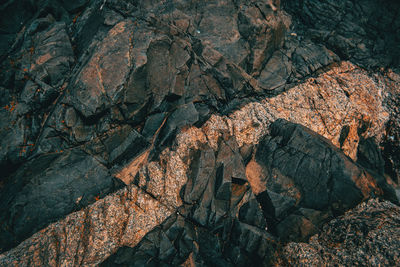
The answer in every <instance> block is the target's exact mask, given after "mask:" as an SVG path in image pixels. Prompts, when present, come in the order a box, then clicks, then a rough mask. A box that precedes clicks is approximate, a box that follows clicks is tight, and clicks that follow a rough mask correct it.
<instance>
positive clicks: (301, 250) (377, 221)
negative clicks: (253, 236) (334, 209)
mask: <svg viewBox="0 0 400 267" xmlns="http://www.w3.org/2000/svg"><path fill="white" fill-rule="evenodd" d="M399 216H400V209H399V207H398V206H397V205H394V204H392V203H390V202H380V201H377V200H375V199H374V200H370V201H368V202H366V203H362V204H360V205H359V206H357V207H356V208H355V209H353V210H352V211H349V212H347V213H346V214H345V215H343V216H341V217H338V218H336V219H334V220H332V221H331V222H329V223H328V224H326V225H324V227H323V228H322V231H321V233H319V234H318V235H315V236H313V237H312V238H311V239H310V242H309V243H289V244H288V245H287V246H286V247H285V248H284V250H283V255H282V256H283V258H284V262H282V264H286V265H290V266H297V265H307V266H308V265H313V266H314V265H326V266H337V265H384V266H391V265H396V264H397V263H398V262H399V257H400V255H399V242H398V240H399V233H400V231H399V230H400V225H399Z"/></svg>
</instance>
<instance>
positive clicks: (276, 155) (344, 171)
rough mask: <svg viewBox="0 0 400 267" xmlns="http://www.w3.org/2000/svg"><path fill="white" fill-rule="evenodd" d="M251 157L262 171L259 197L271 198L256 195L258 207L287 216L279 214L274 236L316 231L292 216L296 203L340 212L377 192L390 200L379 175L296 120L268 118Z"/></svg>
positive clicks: (302, 236)
mask: <svg viewBox="0 0 400 267" xmlns="http://www.w3.org/2000/svg"><path fill="white" fill-rule="evenodd" d="M255 158H256V161H257V162H258V163H259V164H261V165H262V166H264V167H265V170H266V171H265V173H266V177H265V178H262V179H263V180H262V182H265V183H266V186H267V188H268V190H269V192H271V194H268V196H267V195H265V197H268V198H270V197H269V195H271V196H273V198H272V199H273V201H272V200H268V201H265V202H264V203H263V201H264V197H261V196H260V195H258V196H257V199H258V200H259V201H260V204H261V206H264V207H266V208H264V209H267V210H269V209H270V208H269V206H270V204H272V205H273V207H274V208H275V210H274V211H269V212H267V214H271V213H272V214H273V216H275V217H276V215H277V214H276V210H279V215H281V216H282V214H281V212H283V213H289V214H291V215H289V216H288V217H283V218H282V217H281V220H282V221H281V222H278V226H277V228H278V234H281V235H283V236H281V237H282V238H283V239H286V240H287V238H289V239H290V238H300V239H301V240H304V239H306V238H307V237H309V236H310V235H312V234H314V233H315V231H316V228H315V227H314V226H313V224H312V223H311V222H309V220H308V219H307V218H305V217H304V216H303V215H301V214H300V215H296V214H292V213H293V211H295V210H296V207H297V208H300V207H302V208H308V209H314V210H317V211H321V212H323V214H324V213H327V212H328V213H329V212H330V210H332V211H333V212H334V214H338V213H339V214H340V213H342V212H344V211H346V210H348V209H350V208H352V207H354V206H355V205H357V204H358V203H360V202H361V201H362V200H364V199H366V198H369V197H375V196H379V195H380V196H382V197H384V198H387V199H390V200H392V201H395V202H396V196H395V192H394V190H393V188H392V187H391V186H389V185H388V184H387V183H386V181H385V180H384V178H383V177H381V176H380V175H379V174H376V175H373V174H371V173H368V172H367V171H365V170H364V169H363V168H361V167H359V166H358V165H356V164H355V163H353V162H352V161H351V160H350V159H349V158H347V157H346V156H344V154H343V153H342V152H340V151H339V150H338V149H337V148H335V147H334V146H333V145H332V144H331V143H330V142H329V141H327V140H326V139H324V138H323V137H321V136H318V135H317V134H315V133H313V132H312V131H310V130H309V129H307V128H305V127H303V126H300V125H298V124H293V123H290V122H288V121H285V120H277V121H276V122H274V123H273V124H272V126H271V137H266V138H265V139H264V140H263V141H261V142H260V144H259V146H258V148H257V152H256V157H255ZM277 195H284V196H285V197H284V198H286V199H287V200H286V201H283V199H282V200H280V199H279V198H278V197H277ZM290 203H291V204H290ZM290 210H292V211H291V212H290ZM267 218H268V217H267ZM317 224H318V223H317ZM292 226H293V227H292ZM317 227H318V225H317ZM289 228H291V229H292V230H291V231H292V232H293V233H295V234H294V235H291V234H290V231H288V230H287V229H289ZM294 229H299V230H294ZM299 234H300V235H299ZM295 235H297V236H295Z"/></svg>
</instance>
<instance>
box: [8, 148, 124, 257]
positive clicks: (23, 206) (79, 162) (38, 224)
mask: <svg viewBox="0 0 400 267" xmlns="http://www.w3.org/2000/svg"><path fill="white" fill-rule="evenodd" d="M118 184H119V183H118V182H117V181H116V180H115V178H113V177H111V176H110V174H109V172H108V171H107V169H106V168H105V167H104V166H102V165H101V164H99V163H98V162H97V161H96V160H95V159H94V158H93V157H90V156H88V155H87V154H86V153H84V152H83V151H81V150H79V149H74V150H70V151H65V152H60V153H49V154H46V155H43V156H40V157H38V158H36V159H34V160H32V161H30V162H29V163H27V164H24V165H23V166H22V167H21V168H19V169H18V171H17V172H16V173H15V175H13V176H11V177H10V178H9V181H7V183H6V184H5V186H4V187H2V188H1V194H0V198H1V203H4V205H2V206H1V209H0V217H1V221H2V225H1V230H0V236H1V238H0V240H1V241H0V244H1V250H5V249H9V248H11V247H12V246H14V245H16V244H18V243H19V242H21V241H22V240H24V239H25V238H27V237H29V236H30V235H32V234H33V233H35V232H36V231H38V230H40V229H41V228H43V227H45V226H46V225H47V224H49V223H50V222H53V221H54V220H57V219H59V218H60V217H62V216H64V215H66V214H68V213H71V212H72V211H74V210H77V209H79V208H81V207H82V206H86V205H87V204H88V203H92V202H94V201H95V199H96V198H99V197H103V196H105V195H106V194H107V193H110V192H111V191H113V190H115V189H116V188H117V187H118Z"/></svg>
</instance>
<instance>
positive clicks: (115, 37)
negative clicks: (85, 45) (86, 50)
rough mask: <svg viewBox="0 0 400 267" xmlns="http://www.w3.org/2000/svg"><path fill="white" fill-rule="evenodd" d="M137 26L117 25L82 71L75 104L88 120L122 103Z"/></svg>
mask: <svg viewBox="0 0 400 267" xmlns="http://www.w3.org/2000/svg"><path fill="white" fill-rule="evenodd" d="M132 32H133V23H132V22H131V21H129V20H127V21H123V22H120V23H119V24H117V25H115V26H114V27H113V28H112V29H111V30H110V31H109V33H108V35H107V37H106V38H105V40H104V42H102V43H101V44H100V45H99V46H98V47H97V48H96V52H95V53H94V54H93V55H92V57H91V59H90V60H89V62H88V63H87V64H86V65H85V66H84V67H83V68H82V69H81V70H80V72H79V74H78V75H77V77H76V79H75V82H74V90H72V91H71V101H72V102H71V103H72V104H73V105H74V107H75V108H76V109H77V110H78V111H79V112H81V113H82V114H83V115H84V116H85V117H92V116H96V115H98V114H99V113H102V112H104V111H105V110H106V109H108V108H110V107H111V105H113V104H116V103H118V102H120V101H121V98H122V95H123V92H122V89H123V86H124V83H125V82H126V79H127V76H128V74H129V69H130V65H131V64H132V63H131V62H130V54H129V53H130V42H131V41H130V38H131V35H132Z"/></svg>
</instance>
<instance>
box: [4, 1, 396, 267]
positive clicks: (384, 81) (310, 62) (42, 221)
mask: <svg viewBox="0 0 400 267" xmlns="http://www.w3.org/2000/svg"><path fill="white" fill-rule="evenodd" d="M281 2H282V6H281V5H280V3H281ZM399 8H400V6H399V4H398V2H396V1H391V0H381V1H373V0H362V1H357V3H356V2H354V1H351V0H340V1H330V0H321V1H311V0H310V1H306V0H305V1H297V2H296V1H279V0H269V1H260V0H252V1H244V0H233V1H230V0H229V1H227V0H213V1H200V0H190V1H181V0H171V1H161V2H160V1H152V0H144V1H134V0H127V1H118V0H107V1H104V0H91V1H73V2H71V1H64V0H51V1H50V0H43V1H24V0H21V1H20V0H8V1H6V2H5V3H2V4H0V11H1V12H2V14H3V15H2V17H1V18H0V104H1V107H2V109H1V110H0V137H1V141H0V143H1V149H0V151H1V152H0V196H1V197H0V199H1V205H0V206H1V207H2V208H1V209H0V218H3V219H2V222H4V223H3V224H0V237H1V242H0V250H1V251H2V253H3V252H4V251H5V250H8V249H11V248H12V247H15V246H16V245H18V244H19V243H20V242H22V241H23V240H24V239H26V238H28V240H27V241H25V243H23V244H24V245H23V246H22V244H21V246H19V247H17V248H16V249H15V250H10V251H8V252H4V253H6V254H2V256H1V257H2V261H4V262H7V263H9V262H8V260H10V259H11V258H13V257H14V258H13V261H15V262H14V265H15V264H17V263H18V261H19V260H21V259H22V261H23V260H24V259H26V260H27V261H29V260H30V259H34V260H33V261H31V262H30V263H29V264H33V263H35V264H36V263H37V265H46V262H45V261H46V260H47V259H50V258H49V257H50V255H53V256H54V255H55V256H56V260H55V261H56V262H57V261H58V260H57V257H58V259H61V258H62V257H64V256H62V255H60V253H58V252H57V251H61V249H59V248H60V246H58V245H57V244H59V243H57V242H58V241H54V243H52V244H54V245H49V246H48V244H50V243H51V242H53V241H50V240H52V239H51V238H52V237H51V235H50V234H49V232H47V231H49V230H48V229H50V228H51V227H55V228H57V227H58V226H55V225H58V224H60V225H65V222H66V221H65V220H67V219H65V218H70V216H72V217H74V216H77V215H76V214H81V212H82V211H87V214H89V213H90V212H94V213H96V214H97V213H98V212H100V211H99V210H101V209H99V207H98V206H96V205H100V204H97V203H99V202H102V203H103V204H104V205H106V206H107V205H109V204H110V203H116V202H113V201H114V200H112V199H114V197H115V198H116V199H118V198H119V199H121V201H120V202H119V203H122V202H123V201H122V199H123V198H122V197H117V196H122V195H123V193H122V192H125V191H124V190H128V191H129V192H131V191H135V190H139V191H140V192H141V193H140V194H143V196H144V198H145V199H146V200H145V201H144V203H150V204H149V205H150V206H154V207H161V206H162V207H164V208H165V210H164V208H159V209H158V208H157V209H158V212H156V214H151V212H150V211H148V210H145V211H143V214H146V215H143V216H144V217H146V216H147V217H149V218H150V217H151V218H153V217H154V216H158V217H159V218H160V219H159V220H157V221H155V220H152V221H151V224H148V226H146V227H142V226H141V225H142V222H143V220H142V218H144V217H142V218H139V219H135V220H137V223H136V222H133V221H132V222H129V223H131V224H132V227H133V228H132V229H137V228H135V227H137V226H140V227H142V228H143V229H144V232H140V235H139V234H137V233H136V232H135V231H136V230H132V231H133V232H132V231H131V232H126V234H122V232H123V231H122V230H121V231H119V230H118V231H116V232H115V234H114V233H112V234H109V232H110V231H111V230H110V231H108V230H107V231H108V232H107V231H106V230H104V229H105V228H102V226H98V225H99V224H96V222H95V221H96V219H93V220H92V219H90V220H86V221H85V220H84V221H85V223H84V225H85V229H83V230H79V231H81V232H80V234H71V238H70V237H68V238H70V239H68V240H70V241H71V242H72V240H73V242H76V243H77V244H78V243H80V244H81V245H80V246H81V248H82V247H88V249H87V250H82V251H81V250H80V249H78V251H80V252H79V253H78V252H76V253H75V252H73V251H71V253H70V254H68V255H69V256H68V257H67V256H65V258H63V262H65V265H68V264H71V265H73V264H75V265H78V264H79V263H80V261H81V260H82V259H84V261H83V262H86V261H87V264H98V263H100V262H102V261H103V260H105V259H106V258H107V257H108V256H109V255H111V254H113V253H115V252H116V251H117V249H118V248H119V247H120V246H127V247H128V248H125V249H121V250H118V252H117V253H116V254H115V255H114V256H112V258H110V260H109V261H108V263H107V264H111V265H112V264H116V262H125V263H127V264H128V263H129V262H132V261H136V262H137V263H143V264H145V263H154V264H156V265H162V264H169V265H171V264H173V265H174V264H181V263H182V264H185V265H188V266H190V265H195V264H197V265H212V264H214V265H222V266H227V265H229V264H233V265H239V266H240V265H242V266H244V265H249V264H250V265H262V264H264V265H268V264H270V263H272V261H273V258H274V257H275V256H276V255H275V254H277V253H279V251H280V248H279V243H277V242H276V240H277V239H279V238H280V239H282V240H283V239H284V238H283V236H284V235H285V233H286V232H288V233H289V232H290V234H289V235H286V236H285V238H286V240H289V241H290V240H292V239H295V240H297V239H301V240H304V239H306V238H307V237H308V236H309V235H311V234H313V233H315V232H316V231H318V229H319V225H321V224H322V223H324V222H325V221H327V220H329V219H330V218H331V217H332V216H333V217H335V216H337V215H338V214H340V213H341V212H343V211H344V210H345V209H347V208H350V207H351V206H353V205H355V204H356V203H358V202H359V201H361V199H364V198H368V197H370V195H371V194H372V193H373V194H375V195H376V196H378V195H379V196H382V195H383V197H386V198H388V197H391V199H392V200H393V202H396V200H395V199H394V197H393V190H392V189H391V187H394V188H395V190H397V194H398V197H400V190H399V189H398V185H397V183H398V181H399V170H400V161H399V158H398V155H399V154H400V153H399V147H400V143H399V140H400V135H399V129H400V123H399V110H398V106H399V99H398V95H399V88H400V86H399V81H400V79H399V77H398V74H399V62H400V61H399V53H398V51H400V50H399V49H398V48H399V43H400V42H399V38H398V36H400V34H399V29H400V28H399V26H400V24H399V19H398V16H397V15H398V13H399V10H400V9H399ZM359 66H362V67H363V68H360V67H359ZM279 118H282V119H286V120H287V121H289V122H291V123H297V124H300V125H303V126H306V127H308V128H310V129H311V130H312V131H314V132H316V133H317V134H320V135H322V136H324V137H325V138H327V139H328V140H330V141H331V142H332V144H333V146H335V147H336V148H334V147H333V146H332V144H327V143H326V141H322V140H323V138H321V137H319V136H318V135H317V134H315V133H311V132H310V131H309V130H306V129H304V128H302V127H301V126H299V125H297V126H293V127H295V128H296V129H297V130H295V131H294V132H292V131H291V130H288V129H286V128H287V127H286V128H285V127H283V126H282V127H283V128H282V127H281V128H282V129H284V128H285V129H286V130H284V131H283V132H282V131H281V130H279V131H277V130H276V129H278V128H279V129H281V128H280V127H277V125H278V124H282V121H278V122H275V121H276V120H277V119H279ZM289 122H287V123H288V125H293V124H291V123H289ZM271 124H273V125H275V126H274V127H272V128H273V129H275V130H273V131H271V130H270V129H271V128H270V125H271ZM291 127H292V126H291ZM291 127H288V128H291ZM300 133H301V134H300ZM283 136H286V137H289V136H290V137H291V140H292V141H293V140H297V141H296V142H294V141H293V142H294V143H295V144H293V143H290V142H287V140H284V139H285V138H284V137H283ZM281 139H282V140H281ZM268 140H269V141H268ZM260 142H261V143H260ZM302 142H305V143H306V144H308V145H309V147H307V145H304V144H302ZM279 145H282V147H280V148H279V147H276V146H279ZM265 148H268V149H265ZM319 148H321V150H319ZM261 150H268V151H278V152H277V153H275V154H274V155H262V156H260V152H259V151H261ZM288 150H289V152H288ZM339 150H341V151H342V152H344V154H341V152H339ZM300 151H303V152H305V154H306V155H307V156H304V159H303V160H304V161H307V162H310V164H308V165H307V164H306V165H307V166H305V167H304V168H301V169H298V170H297V171H295V170H291V167H290V166H292V165H291V164H292V163H295V162H297V161H298V160H299V157H300V154H301V152H300ZM327 151H330V152H329V153H328V152H327ZM290 152H293V155H290ZM307 153H308V154H307ZM265 154H268V153H265ZM254 155H258V156H257V157H254ZM280 155H282V157H281V158H280V157H279V156H280ZM324 155H325V156H326V157H323V156H324ZM344 155H347V156H349V157H350V158H346V156H344ZM291 157H292V159H293V162H291V161H290V160H288V159H289V158H291ZM319 157H323V158H326V159H339V160H338V161H337V162H339V163H340V162H341V163H340V164H339V163H338V164H336V165H335V164H333V165H332V167H328V166H325V167H326V168H322V169H324V170H326V171H328V172H332V170H335V171H334V172H335V173H336V174H340V173H342V172H343V173H344V174H343V175H339V176H342V178H343V179H342V180H343V181H346V183H341V182H338V183H336V182H335V183H333V181H337V180H338V177H339V176H338V175H336V176H335V175H331V176H329V177H331V178H332V179H331V180H329V179H328V180H329V181H332V183H333V184H334V185H335V186H340V187H343V191H346V192H347V191H351V192H354V193H355V194H354V196H355V197H357V196H358V198H356V199H353V200H351V201H344V202H345V204H343V203H342V204H343V205H342V204H340V203H339V205H336V204H337V203H336V202H335V201H331V202H330V201H322V202H323V203H325V204H326V205H325V206H324V207H322V206H321V207H319V206H318V207H316V206H315V205H316V203H313V201H312V200H310V199H312V198H313V197H312V196H314V195H315V194H313V193H314V192H313V191H312V190H310V188H311V187H312V186H311V185H312V184H313V182H315V176H313V170H314V169H315V168H316V167H315V166H317V165H318V163H316V164H314V163H311V162H313V159H314V161H315V158H319ZM279 162H285V166H275V165H277V164H278V163H279ZM330 162H336V161H332V160H331V161H330ZM337 162H336V163H337ZM342 163H343V164H344V165H343V164H342ZM274 164H275V165H274ZM302 164H303V165H304V164H305V163H302ZM341 164H342V165H341ZM266 166H270V167H271V166H273V167H272V169H273V170H274V172H278V174H277V177H279V179H278V180H277V184H279V185H281V184H283V185H284V186H283V187H282V188H286V189H288V188H287V187H285V186H288V185H290V183H286V182H287V181H289V180H291V179H292V180H293V181H296V182H293V187H291V188H289V189H288V190H286V189H285V190H286V191H285V192H286V193H282V192H281V191H280V189H279V188H278V189H279V190H278V189H277V187H272V188H270V187H269V186H270V185H271V184H270V183H267V180H266V179H265V178H266V177H269V178H271V176H270V175H269V173H268V168H267V169H266ZM335 166H336V167H337V166H339V167H337V168H335ZM340 166H341V167H340ZM269 170H271V168H269ZM291 171H293V172H294V173H295V174H293V173H291ZM348 172H352V173H353V174H354V176H353V178H354V179H355V180H356V182H355V184H356V186H354V179H350V178H349V177H351V175H350V174H348ZM289 174H290V175H289ZM306 174H307V175H306ZM308 174H309V175H308ZM305 176H307V177H308V178H310V179H308V178H305ZM301 177H303V178H304V179H301ZM355 177H358V178H359V179H356V178H355ZM339 180H340V179H339ZM119 181H122V182H123V183H125V185H123V184H122V183H121V182H119ZM268 181H269V182H271V181H270V180H268ZM366 181H367V182H368V184H369V186H370V187H368V186H365V185H366ZM334 185H331V184H329V183H321V184H319V185H316V186H317V187H318V186H319V187H318V188H319V189H321V190H318V191H317V192H319V196H322V193H321V192H325V191H326V190H327V189H330V188H332V187H334V188H336V187H335V186H334ZM122 186H124V187H125V188H124V189H121V187H122ZM132 188H133V189H132ZM115 190H119V191H116V192H115ZM324 190H325V191H324ZM357 190H360V191H361V192H362V193H360V194H358V195H357V192H356V191H357ZM328 191H329V190H328ZM333 191H334V190H333ZM281 193H282V194H281ZM327 195H328V196H332V193H330V192H328V193H327ZM338 195H339V198H343V197H344V196H343V194H342V195H340V194H338ZM80 197H82V198H80ZM296 197H297V198H296ZM100 198H102V199H103V200H98V199H100ZM345 199H348V198H345ZM296 200H298V201H296ZM94 201H97V202H96V203H94V204H93V202H94ZM115 201H117V200H115ZM117 202H118V201H117ZM314 202H315V201H314ZM110 205H111V204H110ZM121 205H122V204H116V206H118V208H117V209H116V211H117V210H120V211H121V210H122V209H121ZM127 205H128V206H129V207H135V205H134V204H132V202H129V204H127ZM146 205H147V204H146ZM111 206H112V205H111ZM111 206H110V207H111ZM52 207H57V208H52ZM327 207H331V208H329V209H328V208H327ZM330 209H331V210H332V211H334V212H331V211H329V210H330ZM79 210H80V211H79ZM103 210H104V209H103ZM124 210H125V209H124ZM127 210H128V209H127ZM33 211H35V213H34V212H33ZM176 211H178V213H177V214H175V212H176ZM71 212H77V213H72V214H71ZM102 212H103V211H102ZM149 212H150V215H147V213H149ZM118 214H119V215H116V218H119V217H120V218H119V219H120V220H121V222H126V217H127V216H128V217H129V216H131V214H133V211H126V212H124V213H122V212H121V213H118ZM123 214H129V215H123ZM41 215H43V216H41ZM79 216H81V215H79ZM152 216H153V217H152ZM84 217H85V216H84ZM86 217H87V218H89V217H90V218H92V217H91V216H86ZM139 217H140V216H139ZM63 218H64V219H63ZM166 218H168V219H166ZM164 219H166V220H164ZM57 220H59V222H58V223H55V224H52V223H54V222H56V221H57ZM63 220H64V221H63ZM107 220H109V219H107V218H106V219H104V221H103V222H104V223H106V224H107ZM110 220H111V219H110ZM111 221H112V220H111ZM294 226H296V227H294ZM68 227H73V226H71V225H70V226H68ZM110 227H111V226H110ZM154 227H155V228H154ZM42 228H43V230H42V231H43V232H39V233H43V234H42V235H41V236H40V235H39V234H38V235H39V237H36V238H38V239H35V240H36V241H34V240H33V239H29V237H30V236H31V235H32V234H34V232H36V231H38V230H40V229H42ZM106 228H107V227H106ZM265 228H267V230H265ZM52 229H53V228H52ZM57 229H58V228H57ZM88 229H90V230H88ZM107 229H111V228H107ZM118 229H120V228H118ZM152 229H153V231H152ZM285 229H291V231H285ZM79 231H78V232H79ZM82 231H83V232H82ZM149 231H150V233H149V235H148V236H147V235H146V233H148V232H149ZM61 232H63V231H61ZM88 232H90V233H92V234H90V235H89V237H90V238H88V239H85V238H84V237H85V236H86V233H88ZM82 233H83V234H82ZM135 233H136V234H137V236H135V235H136V234H135ZM46 235H47V236H46ZM54 236H57V234H56V235H54ZM66 236H68V234H66ZM106 236H107V237H106ZM108 236H112V237H110V238H109V239H107V238H108ZM144 236H146V238H144V239H143V240H142V241H141V238H142V237H144ZM102 237H104V238H105V239H103V240H106V239H107V240H112V241H110V242H109V243H107V242H108V241H107V242H106V243H102V242H99V244H101V247H99V246H97V244H95V243H94V242H95V240H97V239H101V238H102ZM61 239H62V238H61ZM61 239H60V240H61ZM116 240H117V241H116ZM118 240H131V241H118ZM66 242H67V241H66ZM68 242H69V241H68ZM139 243H140V245H139ZM60 244H61V243H60ZM88 244H89V245H88ZM29 247H30V248H31V250H30V251H31V252H29V251H25V252H24V248H25V249H26V248H29ZM89 247H90V248H89ZM53 248H54V250H53ZM57 249H59V250H57ZM16 251H19V252H18V253H20V254H18V255H22V254H23V255H26V256H24V257H22V256H21V257H20V256H17V254H15V253H16ZM34 251H36V252H37V254H34V253H33V252H34ZM57 253H58V254H57ZM74 253H75V254H74ZM96 253H98V254H96ZM72 254H74V256H71V255H72ZM5 255H7V256H5ZM38 255H39V256H38ZM46 255H48V256H49V257H47V256H46ZM76 255H78V256H76ZM93 255H97V256H93ZM149 255H150V256H149ZM53 256H51V257H53ZM75 256H76V257H75ZM35 257H36V258H35ZM46 257H47V258H46ZM316 258H318V257H317V256H316ZM60 262H61V261H58V262H57V263H58V264H61V263H60ZM83 262H82V264H83ZM21 264H22V265H23V264H24V263H23V262H21ZM26 264H28V262H27V263H26ZM0 265H3V264H0ZM49 265H57V264H56V263H54V262H52V263H49Z"/></svg>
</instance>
